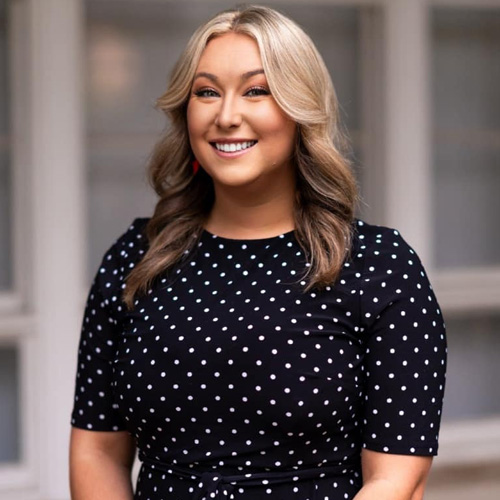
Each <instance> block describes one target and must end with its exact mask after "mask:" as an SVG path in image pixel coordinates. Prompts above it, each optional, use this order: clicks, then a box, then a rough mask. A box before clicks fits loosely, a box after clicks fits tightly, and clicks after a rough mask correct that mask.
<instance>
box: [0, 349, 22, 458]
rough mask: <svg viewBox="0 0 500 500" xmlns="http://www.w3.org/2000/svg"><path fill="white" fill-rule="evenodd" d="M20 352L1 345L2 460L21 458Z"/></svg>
mask: <svg viewBox="0 0 500 500" xmlns="http://www.w3.org/2000/svg"><path fill="white" fill-rule="evenodd" d="M18 363H19V360H18V352H17V349H16V348H14V347H6V346H0V422H1V423H2V424H1V425H0V462H15V461H17V460H19V380H18Z"/></svg>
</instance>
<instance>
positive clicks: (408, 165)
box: [384, 0, 432, 265]
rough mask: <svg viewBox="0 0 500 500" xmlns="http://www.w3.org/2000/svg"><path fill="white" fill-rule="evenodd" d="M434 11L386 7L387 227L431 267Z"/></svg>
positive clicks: (403, 3)
mask: <svg viewBox="0 0 500 500" xmlns="http://www.w3.org/2000/svg"><path fill="white" fill-rule="evenodd" d="M429 31H430V30H429V10H428V5H427V2H422V1H421V0H398V1H389V2H387V5H386V8H385V64H386V69H387V73H386V78H385V81H386V85H385V91H386V94H385V100H384V101H385V104H386V115H385V117H384V118H385V127H386V131H385V139H386V141H385V145H386V148H385V158H386V179H387V191H386V196H385V200H386V214H387V216H386V221H385V222H386V224H387V225H389V226H393V227H396V228H398V229H399V230H401V231H402V233H403V236H404V237H405V239H406V240H407V241H408V242H409V243H410V244H411V245H412V246H413V247H415V249H416V250H417V252H418V254H419V255H420V257H421V259H422V261H423V262H424V263H425V264H426V265H429V264H431V262H430V258H431V243H430V242H431V238H430V237H431V224H430V220H431V213H432V208H431V201H432V197H431V193H430V191H431V190H430V188H431V185H430V179H431V175H430V169H431V138H430V130H431V114H430V88H429V63H430V58H429V55H430V51H429V43H430V39H429Z"/></svg>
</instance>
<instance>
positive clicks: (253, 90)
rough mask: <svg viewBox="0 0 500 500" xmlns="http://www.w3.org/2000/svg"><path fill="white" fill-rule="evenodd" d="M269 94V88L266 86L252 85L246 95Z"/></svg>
mask: <svg viewBox="0 0 500 500" xmlns="http://www.w3.org/2000/svg"><path fill="white" fill-rule="evenodd" d="M269 94H270V92H269V90H267V89H266V88H265V87H252V88H251V89H249V90H247V92H246V94H245V95H246V96H247V97H259V96H263V95H269Z"/></svg>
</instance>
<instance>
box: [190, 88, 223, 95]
mask: <svg viewBox="0 0 500 500" xmlns="http://www.w3.org/2000/svg"><path fill="white" fill-rule="evenodd" d="M194 95H195V96H196V97H218V96H219V94H218V93H217V92H216V91H215V90H214V89H211V88H205V89H199V90H195V91H194Z"/></svg>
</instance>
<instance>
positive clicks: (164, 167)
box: [123, 5, 357, 308]
mask: <svg viewBox="0 0 500 500" xmlns="http://www.w3.org/2000/svg"><path fill="white" fill-rule="evenodd" d="M229 32H233V33H239V34H244V35H247V36H250V37H251V38H253V39H254V40H255V41H256V43H257V45H258V47H259V50H260V56H261V59H262V65H263V68H264V73H265V75H266V78H267V81H268V84H269V89H270V91H271V94H272V96H273V97H274V99H275V100H276V102H277V104H278V105H279V106H280V108H281V109H282V110H283V112H284V113H285V114H286V115H288V116H289V117H290V118H291V119H292V120H294V121H295V122H296V123H297V127H298V131H299V133H298V134H297V142H296V145H295V151H294V165H295V168H296V176H297V193H296V201H295V210H294V218H295V235H296V238H297V241H298V242H299V244H300V245H301V247H302V249H303V250H304V252H305V254H306V255H307V258H308V262H309V266H308V269H307V273H305V275H304V277H303V279H306V280H307V285H306V290H310V289H312V288H318V289H321V288H324V287H325V286H327V285H329V284H332V283H334V282H335V280H336V279H337V277H338V275H339V273H340V270H341V268H342V265H343V263H344V260H345V258H346V256H347V255H348V252H349V249H350V247H351V240H352V227H353V219H354V209H355V205H356V201H357V186H356V182H355V179H354V176H353V174H352V172H351V169H350V165H349V162H348V161H347V159H346V155H345V154H344V151H345V147H346V145H347V142H346V140H345V138H344V135H343V134H342V132H341V130H340V126H339V119H338V114H339V113H338V102H337V98H336V95H335V91H334V88H333V85H332V82H331V79H330V76H329V74H328V70H327V68H326V66H325V64H324V62H323V60H322V58H321V56H320V55H319V53H318V51H317V49H316V47H315V46H314V44H313V42H312V41H311V39H310V38H309V37H308V36H307V35H306V33H305V32H304V31H303V30H302V29H301V28H300V27H299V26H298V25H297V24H295V23H294V22H293V21H291V20H290V19H288V18H287V17H285V16H284V15H282V14H280V13H279V12H277V11H275V10H274V9H270V8H268V7H263V6H254V5H250V6H243V7H239V8H236V9H232V10H228V11H224V12H221V13H220V14H217V15H216V16H215V17H213V18H212V19H211V20H209V21H208V22H207V23H205V24H204V25H202V26H201V27H199V28H198V29H197V30H196V31H195V33H194V34H193V36H192V37H191V39H190V41H189V42H188V45H187V47H186V48H185V50H184V52H183V54H182V55H181V57H180V58H179V60H178V61H177V63H176V65H175V66H174V69H173V72H172V75H171V78H170V82H169V85H168V88H167V90H166V92H165V93H164V94H163V95H162V96H161V97H160V98H159V99H158V101H157V108H158V109H160V110H162V111H163V112H164V113H165V114H166V115H167V117H168V118H169V120H170V127H169V128H168V130H167V131H166V133H165V135H164V137H163V138H162V139H161V140H160V141H159V142H158V143H157V145H156V146H155V148H154V150H153V153H152V156H151V160H150V163H149V179H150V182H151V184H152V186H153V188H154V189H155V191H156V193H157V194H158V196H159V201H158V203H157V205H156V208H155V210H154V214H153V216H152V218H151V219H150V220H149V222H148V224H147V226H146V236H147V239H148V242H149V247H148V250H147V252H146V254H145V255H144V257H143V258H142V260H141V261H140V262H139V263H138V264H137V265H136V266H135V267H134V268H133V270H132V271H131V272H130V274H129V275H128V277H127V280H126V286H125V289H124V293H123V299H124V301H125V303H126V304H127V306H128V307H129V308H132V307H133V304H134V299H135V298H136V296H137V295H138V294H144V293H146V292H147V290H148V289H149V288H150V286H151V285H152V283H153V281H154V280H155V278H157V277H158V276H159V275H160V274H162V273H164V272H165V271H166V270H168V269H170V268H172V267H173V266H174V265H176V264H179V263H180V262H182V261H183V260H184V259H186V258H187V257H188V256H189V254H190V252H191V250H192V249H193V248H194V247H195V246H196V244H197V241H198V240H199V237H200V236H201V234H202V231H203V227H204V223H205V221H206V219H207V216H208V214H209V212H210V210H211V208H212V205H213V202H214V188H213V183H212V180H211V178H210V177H209V176H208V174H206V173H205V172H204V170H203V169H200V171H199V172H198V174H197V175H195V176H193V171H192V168H191V161H192V159H193V153H192V151H191V147H190V144H189V138H188V128H187V118H186V114H187V104H188V100H189V96H190V91H191V87H192V82H193V79H194V76H195V72H196V68H197V66H198V62H199V60H200V57H201V55H202V53H203V50H204V48H205V47H206V45H207V43H208V42H209V41H210V40H211V39H213V38H215V37H218V36H221V35H223V34H226V33H229Z"/></svg>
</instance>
